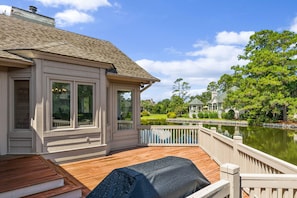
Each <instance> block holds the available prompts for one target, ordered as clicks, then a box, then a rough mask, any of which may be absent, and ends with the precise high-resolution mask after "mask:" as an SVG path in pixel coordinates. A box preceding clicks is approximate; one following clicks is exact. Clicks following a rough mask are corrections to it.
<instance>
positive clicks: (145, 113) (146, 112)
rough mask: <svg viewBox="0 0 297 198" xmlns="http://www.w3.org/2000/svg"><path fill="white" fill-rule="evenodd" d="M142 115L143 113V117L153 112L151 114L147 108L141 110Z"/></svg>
mask: <svg viewBox="0 0 297 198" xmlns="http://www.w3.org/2000/svg"><path fill="white" fill-rule="evenodd" d="M140 115H141V117H142V116H150V115H151V114H150V112H148V111H147V110H144V111H142V112H141V114H140Z"/></svg>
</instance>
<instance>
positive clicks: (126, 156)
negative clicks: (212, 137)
mask: <svg viewBox="0 0 297 198" xmlns="http://www.w3.org/2000/svg"><path fill="white" fill-rule="evenodd" d="M166 156H177V157H183V158H187V159H190V160H191V161H192V162H193V163H194V164H195V165H196V166H197V168H198V169H199V170H200V171H201V172H202V173H203V174H204V175H205V177H206V178H207V179H208V180H209V181H210V182H211V183H214V182H216V181H218V180H219V179H220V167H219V166H218V164H217V163H215V162H214V161H213V160H212V159H211V158H210V157H209V156H208V155H207V154H206V153H205V152H204V151H203V150H202V149H201V148H199V147H142V148H136V149H132V150H125V151H120V152H115V153H112V154H111V155H109V156H105V157H99V158H95V159H89V160H83V161H79V162H72V163H66V164H61V167H62V168H64V169H65V170H66V171H67V172H68V173H70V174H71V175H72V176H74V177H75V178H76V179H77V180H78V181H80V182H81V183H82V184H84V185H85V186H86V187H88V188H89V189H90V190H92V189H94V188H95V187H96V186H97V185H98V184H99V183H100V182H101V181H102V180H103V179H104V178H105V177H106V176H107V175H108V174H109V173H110V172H111V171H112V170H114V169H116V168H121V167H126V166H130V165H134V164H138V163H142V162H147V161H151V160H155V159H159V158H162V157H166Z"/></svg>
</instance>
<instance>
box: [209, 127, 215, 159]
mask: <svg viewBox="0 0 297 198" xmlns="http://www.w3.org/2000/svg"><path fill="white" fill-rule="evenodd" d="M210 130H211V134H210V152H211V156H215V158H217V155H216V153H215V152H216V143H215V139H214V137H213V134H214V133H216V132H217V128H216V127H211V128H210ZM212 158H213V157H212Z"/></svg>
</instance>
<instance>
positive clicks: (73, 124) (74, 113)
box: [46, 76, 99, 132]
mask: <svg viewBox="0 0 297 198" xmlns="http://www.w3.org/2000/svg"><path fill="white" fill-rule="evenodd" d="M53 82H58V83H69V84H70V91H71V93H70V126H65V127H53V126H52V124H53V120H52V119H53V118H52V113H53V112H52V105H53V104H52V102H53V101H52V91H51V90H52V83H53ZM78 85H91V86H93V124H92V125H81V126H79V125H78V110H77V100H78V99H77V87H78ZM98 86H99V81H98V80H97V81H96V80H91V81H85V80H84V79H79V80H77V78H76V79H74V78H66V79H65V80H61V78H59V77H53V76H47V90H48V92H47V93H46V95H47V103H46V106H47V107H46V109H47V110H46V112H47V113H46V131H47V132H55V131H57V132H58V131H68V130H70V131H73V130H81V129H86V128H94V127H99V126H98V122H97V117H96V108H97V106H98V105H97V103H98V101H97V100H96V96H97V95H96V94H97V90H96V89H97V88H98Z"/></svg>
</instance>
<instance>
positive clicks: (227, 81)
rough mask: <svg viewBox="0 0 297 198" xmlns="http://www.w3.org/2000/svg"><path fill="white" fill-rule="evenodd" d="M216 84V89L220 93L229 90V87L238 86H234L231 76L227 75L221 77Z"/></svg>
mask: <svg viewBox="0 0 297 198" xmlns="http://www.w3.org/2000/svg"><path fill="white" fill-rule="evenodd" d="M217 84H218V89H219V90H220V91H221V92H226V91H228V90H229V89H231V87H233V86H238V85H236V84H235V82H234V80H233V77H232V75H229V74H224V75H222V76H221V77H220V79H219V81H218V83H217Z"/></svg>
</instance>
